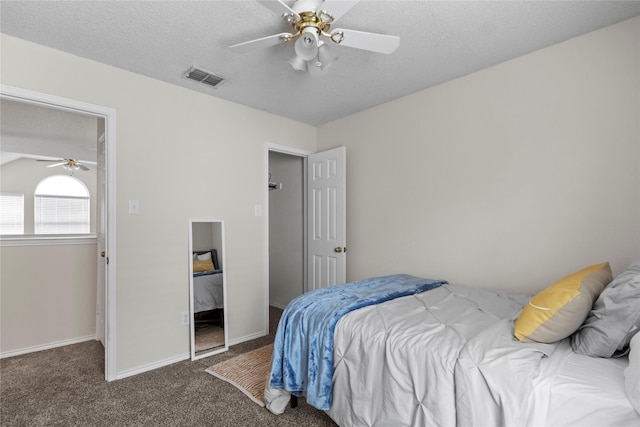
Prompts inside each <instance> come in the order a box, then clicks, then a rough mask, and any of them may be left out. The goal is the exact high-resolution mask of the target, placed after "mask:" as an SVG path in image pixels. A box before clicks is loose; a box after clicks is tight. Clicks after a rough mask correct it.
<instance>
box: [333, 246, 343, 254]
mask: <svg viewBox="0 0 640 427" xmlns="http://www.w3.org/2000/svg"><path fill="white" fill-rule="evenodd" d="M334 251H336V252H338V253H340V252H342V248H341V247H340V246H338V247H337V248H335V249H334Z"/></svg>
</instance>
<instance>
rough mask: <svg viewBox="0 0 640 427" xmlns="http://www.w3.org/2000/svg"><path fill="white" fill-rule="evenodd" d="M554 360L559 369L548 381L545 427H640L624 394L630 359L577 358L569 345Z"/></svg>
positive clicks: (636, 415)
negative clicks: (625, 377) (625, 373)
mask: <svg viewBox="0 0 640 427" xmlns="http://www.w3.org/2000/svg"><path fill="white" fill-rule="evenodd" d="M554 357H556V358H557V359H558V365H559V366H558V367H557V369H556V370H555V372H553V373H551V374H550V375H549V376H548V379H547V381H548V389H549V391H550V398H549V406H548V410H547V411H546V413H545V420H544V425H546V426H554V427H563V426H567V427H568V426H581V427H590V426H593V427H602V426H640V415H639V414H638V413H637V412H636V411H635V410H634V409H633V406H632V405H631V403H630V402H629V399H628V398H627V395H626V393H625V390H624V369H625V368H626V367H627V365H628V364H629V359H628V358H627V357H621V358H611V359H604V358H599V357H589V356H585V355H582V354H576V353H574V352H572V351H571V349H570V346H569V344H568V342H563V343H562V345H561V346H560V347H559V348H558V350H557V352H556V354H555V355H554ZM549 363H553V361H549ZM540 421H541V422H542V420H540Z"/></svg>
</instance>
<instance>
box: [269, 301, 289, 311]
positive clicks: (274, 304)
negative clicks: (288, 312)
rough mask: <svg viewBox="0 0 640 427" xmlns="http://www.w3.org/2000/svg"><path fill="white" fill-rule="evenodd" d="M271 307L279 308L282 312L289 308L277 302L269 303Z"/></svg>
mask: <svg viewBox="0 0 640 427" xmlns="http://www.w3.org/2000/svg"><path fill="white" fill-rule="evenodd" d="M269 305H272V306H274V307H275V308H279V309H280V310H284V309H285V308H287V304H285V305H282V304H278V303H277V302H271V301H269Z"/></svg>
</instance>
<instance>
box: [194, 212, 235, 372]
mask: <svg viewBox="0 0 640 427" xmlns="http://www.w3.org/2000/svg"><path fill="white" fill-rule="evenodd" d="M224 259H225V257H224V224H223V222H222V221H219V220H191V221H190V222H189V296H190V300H191V301H190V311H191V313H190V316H191V317H190V326H191V360H197V359H201V358H203V357H207V356H211V355H214V354H217V353H220V352H222V351H226V350H227V349H228V345H227V342H228V340H227V333H226V331H227V328H226V326H227V313H226V310H225V307H226V295H227V292H226V280H225V274H224Z"/></svg>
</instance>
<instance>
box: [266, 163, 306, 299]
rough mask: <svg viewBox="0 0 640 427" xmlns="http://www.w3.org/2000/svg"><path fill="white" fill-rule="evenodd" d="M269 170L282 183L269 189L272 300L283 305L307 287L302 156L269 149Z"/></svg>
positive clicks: (270, 286) (274, 180) (273, 177)
mask: <svg viewBox="0 0 640 427" xmlns="http://www.w3.org/2000/svg"><path fill="white" fill-rule="evenodd" d="M269 172H271V181H273V182H277V183H281V184H282V189H280V190H274V191H270V192H269V303H270V304H271V305H274V306H276V307H280V308H284V307H285V306H286V305H287V304H289V302H291V300H292V299H294V298H295V297H297V296H299V295H302V292H303V287H304V269H303V263H304V247H303V244H304V240H303V236H304V234H303V233H304V230H303V227H304V225H303V213H304V212H303V208H304V206H303V203H304V200H303V183H304V182H303V175H302V173H303V160H302V158H301V157H297V156H291V155H288V154H283V153H277V152H270V153H269Z"/></svg>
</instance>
